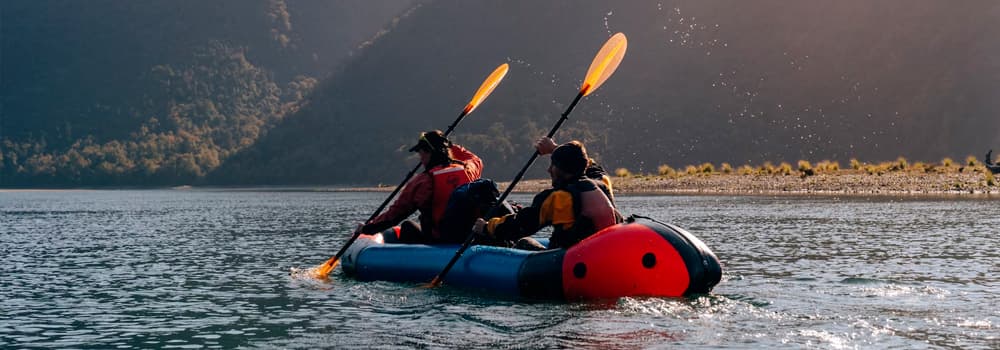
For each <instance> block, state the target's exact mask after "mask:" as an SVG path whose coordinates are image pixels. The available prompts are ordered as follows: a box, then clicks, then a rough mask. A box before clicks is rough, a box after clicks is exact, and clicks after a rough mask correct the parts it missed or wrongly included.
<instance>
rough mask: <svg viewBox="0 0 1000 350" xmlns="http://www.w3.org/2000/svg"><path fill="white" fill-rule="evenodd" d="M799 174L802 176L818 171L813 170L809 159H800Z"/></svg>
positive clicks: (811, 174) (814, 173)
mask: <svg viewBox="0 0 1000 350" xmlns="http://www.w3.org/2000/svg"><path fill="white" fill-rule="evenodd" d="M799 175H800V176H802V177H806V176H813V175H816V171H815V170H813V167H812V164H810V163H809V161H808V160H800V161H799Z"/></svg>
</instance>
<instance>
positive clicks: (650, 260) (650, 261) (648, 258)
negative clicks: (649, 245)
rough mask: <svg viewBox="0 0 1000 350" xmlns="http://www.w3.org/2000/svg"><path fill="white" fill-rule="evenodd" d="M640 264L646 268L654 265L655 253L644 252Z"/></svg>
mask: <svg viewBox="0 0 1000 350" xmlns="http://www.w3.org/2000/svg"><path fill="white" fill-rule="evenodd" d="M642 266H645V267H646V268H647V269H651V268H653V266H656V254H653V253H646V254H645V255H643V256H642Z"/></svg>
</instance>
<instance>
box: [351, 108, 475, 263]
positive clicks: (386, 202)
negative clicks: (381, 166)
mask: <svg viewBox="0 0 1000 350" xmlns="http://www.w3.org/2000/svg"><path fill="white" fill-rule="evenodd" d="M468 114H469V112H468V111H467V110H466V111H462V114H460V115H459V116H458V118H455V121H454V122H453V123H451V125H449V126H448V130H446V131H445V132H444V136H445V137H446V138H447V137H448V135H450V134H451V132H452V130H455V127H456V126H458V123H460V122H462V119H465V116H466V115H468ZM418 169H420V163H417V165H416V166H414V167H413V169H412V170H410V172H409V173H407V174H406V177H404V178H403V181H401V182H400V183H399V185H398V186H396V189H395V190H393V191H392V194H390V195H389V197H386V199H385V200H384V201H382V205H379V206H378V209H375V212H374V213H372V215H371V216H369V217H368V220H365V222H366V223H367V222H369V221H372V220H375V218H376V217H378V214H381V213H382V210H385V207H386V206H387V205H389V202H390V201H392V198H393V197H396V195H397V194H399V190H401V189H403V186H405V185H406V183H407V182H409V181H410V178H412V177H413V175H414V174H416V173H417V170H418ZM360 236H361V230H355V231H354V235H352V236H351V239H349V240H347V243H344V246H343V247H341V248H340V251H338V252H337V255H335V256H334V257H333V261H338V260H340V257H341V256H343V255H344V252H346V251H347V247H350V246H351V244H354V241H356V240H357V239H358V237H360Z"/></svg>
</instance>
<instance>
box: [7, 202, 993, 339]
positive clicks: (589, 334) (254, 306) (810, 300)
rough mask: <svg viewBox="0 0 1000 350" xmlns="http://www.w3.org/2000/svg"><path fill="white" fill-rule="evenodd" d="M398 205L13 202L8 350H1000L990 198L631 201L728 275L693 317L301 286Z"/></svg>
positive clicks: (354, 285) (661, 307) (631, 308)
mask: <svg viewBox="0 0 1000 350" xmlns="http://www.w3.org/2000/svg"><path fill="white" fill-rule="evenodd" d="M386 195H387V194H386V193H343V192H295V191H213V190H191V191H170V190H162V191H157V190H141V191H44V192H0V313H2V315H0V348H28V347H39V348H101V349H113V348H119V349H129V348H184V349H197V348H233V347H246V348H317V347H336V348H371V347H379V348H399V347H403V348H437V347H440V348H487V347H488V348H508V347H516V348H604V349H610V348H614V349H630V348H720V347H732V348H824V349H827V348H830V349H853V348H899V349H914V348H917V349H919V348H963V349H976V348H981V349H987V348H992V349H997V348H1000V238H998V232H1000V215H998V214H1000V200H997V199H996V198H995V197H994V198H984V197H979V198H964V197H952V198H921V199H915V198H894V197H876V198H871V197H840V198H837V197H791V196H787V197H785V196H782V197H771V196H745V197H726V196H622V197H620V198H619V202H620V203H619V204H620V207H621V209H622V211H623V212H624V213H626V214H630V213H638V214H644V215H647V216H651V217H654V218H657V219H659V220H662V221H666V222H670V223H674V224H677V225H679V226H681V227H684V228H686V229H687V230H688V231H690V232H691V233H693V234H695V235H697V236H699V237H700V238H701V239H702V240H703V241H704V242H705V243H707V244H708V246H709V247H711V248H712V249H713V250H714V251H715V253H716V255H718V257H719V259H720V260H721V261H722V263H723V271H724V275H723V279H722V282H720V284H719V285H718V286H717V287H716V288H715V290H714V291H713V293H712V294H710V295H707V296H700V297H695V298H685V299H655V298H653V299H631V298H626V299H621V300H618V301H617V302H615V303H610V304H585V303H570V304H567V303H541V302H530V303H529V302H521V301H516V300H497V299H496V298H493V297H489V296H482V295H479V294H478V293H475V292H470V291H464V290H457V289H454V288H447V287H444V288H438V289H421V288H414V287H415V286H414V285H408V284H394V283H384V282H375V283H362V282H357V281H354V280H352V279H350V278H346V277H344V276H343V275H341V273H340V271H339V270H338V271H337V272H335V275H334V276H333V278H332V280H331V281H330V282H327V283H324V282H318V281H314V280H308V279H302V278H292V277H291V276H290V275H289V269H290V268H293V267H299V268H304V267H311V266H314V265H317V264H319V263H321V262H323V261H324V260H326V259H327V258H329V257H330V256H332V255H333V254H334V253H336V251H337V249H339V248H340V246H341V244H343V243H344V242H345V241H346V240H347V238H348V237H349V232H350V230H351V229H352V228H353V227H354V224H355V223H356V222H357V221H359V220H362V219H364V218H367V217H368V215H370V213H371V211H372V210H374V208H375V207H377V205H378V204H379V203H380V202H381V201H382V199H383V198H384V196H386ZM529 198H530V197H526V196H523V195H519V196H515V199H518V200H520V201H522V202H528V200H529Z"/></svg>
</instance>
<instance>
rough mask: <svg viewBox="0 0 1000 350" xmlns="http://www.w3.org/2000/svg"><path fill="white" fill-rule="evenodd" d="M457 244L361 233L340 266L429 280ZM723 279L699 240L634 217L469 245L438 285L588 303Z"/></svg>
mask: <svg viewBox="0 0 1000 350" xmlns="http://www.w3.org/2000/svg"><path fill="white" fill-rule="evenodd" d="M389 234H391V233H389ZM547 243H548V242H543V244H547ZM458 248H459V245H422V244H386V243H384V242H383V238H382V234H377V235H372V236H368V235H364V236H362V237H361V238H359V239H358V240H357V241H356V242H355V243H354V244H353V245H352V246H351V247H350V248H349V249H348V251H347V252H346V254H345V255H344V258H343V260H342V266H343V270H344V272H345V273H346V274H348V275H350V276H353V277H354V278H357V279H359V280H362V281H376V280H377V281H392V282H413V283H422V282H429V281H430V280H432V279H433V278H434V277H435V276H437V274H438V273H439V272H440V271H441V269H443V268H444V266H445V265H446V264H447V263H448V261H449V260H451V258H452V257H453V256H454V254H455V251H457V250H458ZM721 277H722V269H721V266H720V264H719V261H718V258H716V256H715V254H714V253H712V251H711V250H709V249H708V247H707V246H706V245H705V244H704V243H702V242H701V240H699V239H698V238H697V237H695V236H694V235H692V234H691V233H689V232H687V231H685V230H683V229H681V228H679V227H677V226H673V225H669V224H664V223H660V222H657V221H655V220H652V219H649V218H642V217H639V218H636V219H631V220H630V222H627V223H625V224H619V225H615V226H612V227H608V228H606V229H604V230H601V231H600V232H597V233H595V234H594V235H592V236H591V237H588V238H587V239H585V240H583V241H581V242H580V243H578V244H577V245H574V246H573V247H570V248H569V249H554V250H546V251H540V252H538V251H525V250H517V249H511V248H499V247H492V246H473V247H470V248H469V249H468V250H467V251H466V252H465V253H464V254H463V255H462V257H461V258H460V259H459V260H458V262H457V263H456V264H455V266H454V267H452V269H451V271H450V272H449V273H448V275H447V276H445V279H444V283H445V284H446V285H449V286H455V287H460V288H466V289H477V290H486V291H488V292H490V293H497V294H502V295H510V296H515V297H524V298H531V299H563V300H587V299H604V298H617V297H625V296H655V297H679V296H684V295H689V294H695V293H707V292H709V291H710V290H711V289H712V288H713V287H714V286H715V285H716V284H717V283H718V282H719V280H720V279H721Z"/></svg>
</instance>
